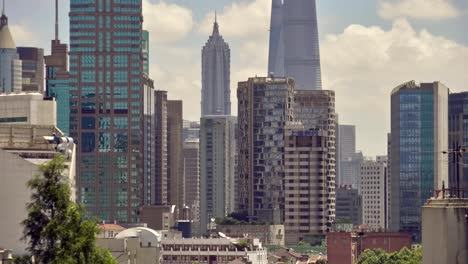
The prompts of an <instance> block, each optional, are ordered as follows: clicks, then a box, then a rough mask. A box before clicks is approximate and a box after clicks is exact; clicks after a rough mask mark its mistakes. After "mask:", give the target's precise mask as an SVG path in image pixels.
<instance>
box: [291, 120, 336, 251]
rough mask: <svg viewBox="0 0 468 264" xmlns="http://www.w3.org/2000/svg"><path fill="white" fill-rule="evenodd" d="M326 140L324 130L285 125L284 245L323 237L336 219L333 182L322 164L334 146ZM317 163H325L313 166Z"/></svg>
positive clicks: (326, 168) (292, 124) (294, 124)
mask: <svg viewBox="0 0 468 264" xmlns="http://www.w3.org/2000/svg"><path fill="white" fill-rule="evenodd" d="M329 139H330V138H329V137H328V133H327V131H324V130H321V129H316V130H308V129H304V126H303V125H302V124H301V123H300V122H297V123H288V124H287V125H286V128H285V144H284V167H285V171H284V174H285V176H284V204H285V205H284V206H285V207H284V214H285V216H284V226H285V243H286V244H287V245H294V244H297V243H299V242H300V241H311V239H312V238H313V237H314V236H324V235H325V233H326V232H327V231H328V230H329V229H330V227H331V224H332V222H333V221H334V220H335V219H334V218H335V193H334V192H335V189H334V182H333V181H332V180H331V179H329V178H331V177H330V175H328V174H329V168H330V167H329V166H327V165H325V164H326V163H327V162H326V161H327V159H328V156H329V155H330V152H331V151H330V150H329V148H330V146H333V148H334V147H335V146H334V143H333V144H330V143H331V142H329ZM320 163H322V164H324V165H325V166H316V165H315V164H320ZM332 169H333V168H332ZM333 176H334V175H333ZM329 183H330V185H333V188H332V186H330V185H329Z"/></svg>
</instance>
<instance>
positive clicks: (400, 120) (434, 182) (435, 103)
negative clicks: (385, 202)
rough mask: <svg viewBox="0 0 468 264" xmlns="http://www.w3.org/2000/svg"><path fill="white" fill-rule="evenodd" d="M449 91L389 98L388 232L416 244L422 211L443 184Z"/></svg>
mask: <svg viewBox="0 0 468 264" xmlns="http://www.w3.org/2000/svg"><path fill="white" fill-rule="evenodd" d="M448 95H449V89H448V88H447V87H445V86H444V85H443V84H441V83H439V82H434V83H421V84H420V85H418V84H416V83H415V82H414V81H410V82H407V83H404V84H402V85H400V86H398V87H396V88H395V89H394V90H393V91H392V94H391V165H390V166H391V176H390V177H391V187H390V188H391V192H392V197H391V211H390V213H391V215H392V222H391V223H390V229H391V230H400V231H404V232H410V233H412V234H413V239H414V240H415V241H421V207H422V205H424V203H425V202H426V201H427V200H428V199H429V198H430V197H432V196H433V194H434V191H435V190H440V189H442V185H443V183H444V182H445V183H447V182H448V164H447V163H446V162H442V161H443V160H444V159H446V157H444V154H443V151H447V149H448Z"/></svg>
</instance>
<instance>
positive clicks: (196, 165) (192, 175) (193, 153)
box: [183, 139, 200, 227]
mask: <svg viewBox="0 0 468 264" xmlns="http://www.w3.org/2000/svg"><path fill="white" fill-rule="evenodd" d="M183 155H184V162H183V164H184V182H185V186H184V187H185V190H184V192H185V207H186V208H187V209H188V214H189V215H188V216H187V217H186V220H191V221H193V225H194V227H195V226H198V225H199V222H200V141H199V140H198V139H189V140H186V141H185V142H184V149H183Z"/></svg>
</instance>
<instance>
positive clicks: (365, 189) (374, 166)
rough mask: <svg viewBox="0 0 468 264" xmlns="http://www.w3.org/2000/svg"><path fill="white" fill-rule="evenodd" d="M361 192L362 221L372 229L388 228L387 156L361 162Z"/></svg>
mask: <svg viewBox="0 0 468 264" xmlns="http://www.w3.org/2000/svg"><path fill="white" fill-rule="evenodd" d="M359 174H360V175H359V194H360V195H361V196H362V223H363V224H365V225H367V226H368V227H369V228H371V229H385V228H387V226H388V225H387V205H386V202H387V183H388V181H387V175H388V174H387V157H386V156H378V157H377V159H376V160H371V159H367V160H364V161H363V162H362V163H361V167H360V173H359Z"/></svg>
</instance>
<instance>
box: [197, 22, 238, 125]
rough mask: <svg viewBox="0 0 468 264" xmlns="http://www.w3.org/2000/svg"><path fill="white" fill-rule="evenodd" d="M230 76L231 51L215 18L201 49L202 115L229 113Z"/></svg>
mask: <svg viewBox="0 0 468 264" xmlns="http://www.w3.org/2000/svg"><path fill="white" fill-rule="evenodd" d="M230 76H231V51H230V49H229V45H228V44H227V43H226V42H224V39H223V37H222V36H221V35H220V34H219V25H218V22H217V20H215V22H214V26H213V33H212V34H211V36H210V38H209V39H208V41H207V42H206V44H205V46H204V47H203V49H202V95H201V109H202V110H201V113H202V116H205V115H230V114H231V89H230V87H229V85H230V82H231V80H230V78H231V77H230Z"/></svg>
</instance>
